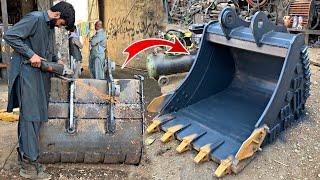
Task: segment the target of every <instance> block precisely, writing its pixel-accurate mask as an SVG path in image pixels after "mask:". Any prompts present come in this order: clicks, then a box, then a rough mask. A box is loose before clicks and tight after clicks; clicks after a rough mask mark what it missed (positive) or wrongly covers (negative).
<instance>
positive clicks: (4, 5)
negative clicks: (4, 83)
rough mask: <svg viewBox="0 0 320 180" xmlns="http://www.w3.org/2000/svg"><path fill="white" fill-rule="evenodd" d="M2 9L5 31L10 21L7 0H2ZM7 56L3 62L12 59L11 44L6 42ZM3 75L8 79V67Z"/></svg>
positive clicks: (2, 72) (3, 71) (2, 71)
mask: <svg viewBox="0 0 320 180" xmlns="http://www.w3.org/2000/svg"><path fill="white" fill-rule="evenodd" d="M1 11H2V23H3V32H7V30H8V26H9V22H8V10H7V0H1ZM5 52H6V56H5V57H3V58H2V61H3V63H5V64H8V62H9V61H10V46H9V45H8V44H7V43H6V45H5ZM1 76H2V78H4V79H7V71H6V69H2V70H1Z"/></svg>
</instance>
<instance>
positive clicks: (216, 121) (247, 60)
mask: <svg viewBox="0 0 320 180" xmlns="http://www.w3.org/2000/svg"><path fill="white" fill-rule="evenodd" d="M309 65H310V63H309V59H308V52H307V48H306V46H305V45H304V37H303V35H301V34H298V35H297V34H289V33H287V31H286V29H285V28H284V27H282V26H276V25H274V24H272V23H271V22H270V21H269V20H268V18H267V16H266V15H265V14H264V13H262V12H257V13H256V14H255V15H254V17H253V19H252V21H251V23H250V22H245V21H243V20H241V19H240V18H239V17H238V16H237V15H236V12H235V11H234V10H233V9H231V8H226V9H224V10H223V11H222V12H221V14H220V16H219V22H212V23H209V24H208V25H207V26H206V27H205V30H204V32H203V39H202V42H201V47H200V49H199V52H198V55H197V58H196V61H195V63H194V65H193V66H192V68H191V71H190V73H189V74H188V76H187V77H186V78H185V80H184V81H183V83H182V84H181V85H180V87H179V88H177V89H176V90H175V91H174V92H172V93H169V94H165V95H163V96H161V97H158V98H155V99H154V100H153V101H152V102H151V103H150V104H149V106H148V110H149V111H151V112H159V115H158V116H156V117H155V118H154V120H153V123H152V124H151V125H150V126H149V127H148V129H147V131H148V132H149V133H152V132H155V131H157V130H160V129H161V130H163V131H165V132H166V133H165V134H164V136H163V137H162V138H161V141H163V142H167V141H169V140H170V139H172V138H173V137H176V138H177V139H178V140H180V141H182V142H181V144H180V145H179V146H178V147H177V151H178V152H184V151H186V150H188V149H191V148H194V149H196V150H197V151H199V154H198V155H197V156H196V157H195V161H196V162H201V161H204V160H209V159H212V160H214V161H216V162H218V163H220V166H219V167H218V168H217V170H216V172H215V174H216V176H218V177H220V176H223V175H224V174H226V173H230V172H231V171H233V172H235V173H237V172H239V171H240V170H241V169H242V168H243V167H244V165H245V164H247V163H245V162H249V160H250V159H252V158H250V157H253V155H254V153H255V152H256V151H257V150H259V149H260V146H261V145H262V143H263V144H266V143H269V142H271V141H273V140H274V139H275V137H276V136H277V135H278V134H279V133H280V132H281V131H283V130H285V129H286V128H287V127H288V126H289V125H290V124H291V123H292V122H294V121H295V120H298V119H300V117H301V116H302V115H303V110H304V108H305V103H306V100H307V98H308V96H309V91H310V87H309V86H310V69H309ZM245 159H246V160H245ZM244 160H245V161H244Z"/></svg>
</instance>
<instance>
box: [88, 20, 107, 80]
mask: <svg viewBox="0 0 320 180" xmlns="http://www.w3.org/2000/svg"><path fill="white" fill-rule="evenodd" d="M94 27H95V30H96V34H95V35H94V36H93V37H92V38H91V39H90V46H91V50H90V59H89V69H90V73H91V75H92V77H93V78H95V79H104V78H105V77H104V76H105V71H104V68H105V58H106V57H105V50H106V43H107V35H106V32H105V31H104V29H103V28H102V27H103V26H102V22H101V21H97V22H96V23H95V25H94Z"/></svg>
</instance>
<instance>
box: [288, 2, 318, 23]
mask: <svg viewBox="0 0 320 180" xmlns="http://www.w3.org/2000/svg"><path fill="white" fill-rule="evenodd" d="M311 5H312V1H306V0H297V1H294V2H292V3H291V4H290V6H289V16H291V17H294V16H302V17H303V27H304V28H309V27H310V26H311V22H310V20H309V18H310V16H311V12H310V11H311ZM292 21H293V20H291V23H292Z"/></svg>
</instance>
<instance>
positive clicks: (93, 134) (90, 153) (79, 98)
mask: <svg viewBox="0 0 320 180" xmlns="http://www.w3.org/2000/svg"><path fill="white" fill-rule="evenodd" d="M137 77H139V76H137ZM143 101H144V100H143V77H142V78H137V79H116V80H114V79H113V78H112V75H111V70H110V68H109V76H108V78H107V79H106V80H96V79H68V78H63V77H60V78H52V79H51V92H50V100H49V109H48V111H49V121H48V122H47V123H44V125H43V126H42V127H41V129H40V152H41V154H40V162H42V163H59V162H63V163H112V164H115V163H125V164H139V162H140V159H141V155H142V148H143V126H142V122H143V117H144V114H143V112H144V106H143V104H144V103H143Z"/></svg>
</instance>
